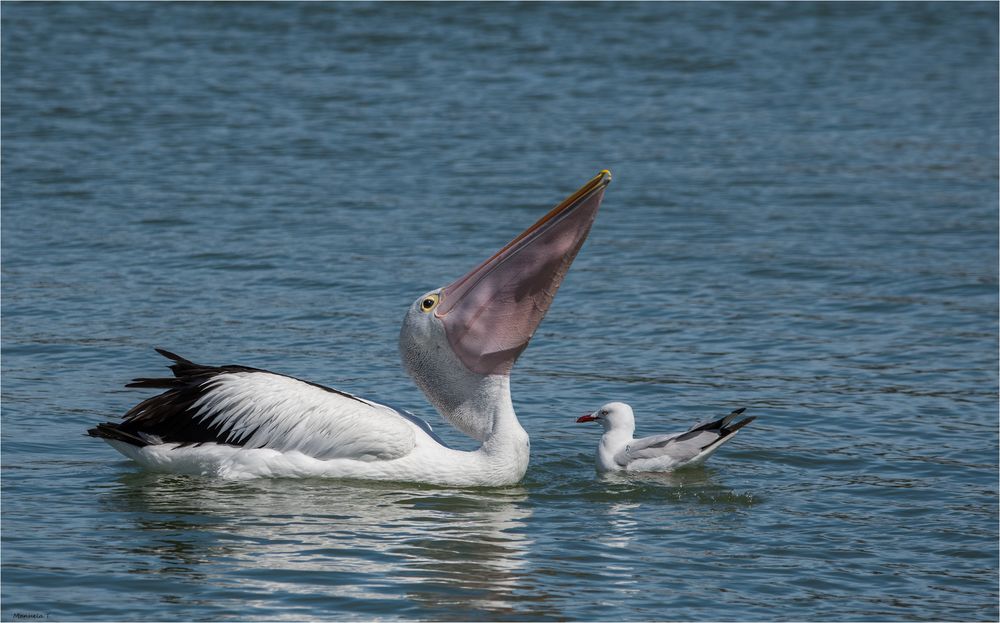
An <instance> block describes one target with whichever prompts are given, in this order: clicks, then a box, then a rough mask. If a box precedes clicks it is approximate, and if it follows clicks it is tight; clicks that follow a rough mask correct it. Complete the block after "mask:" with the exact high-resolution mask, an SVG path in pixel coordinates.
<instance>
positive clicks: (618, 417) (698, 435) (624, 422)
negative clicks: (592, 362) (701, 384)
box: [576, 402, 757, 473]
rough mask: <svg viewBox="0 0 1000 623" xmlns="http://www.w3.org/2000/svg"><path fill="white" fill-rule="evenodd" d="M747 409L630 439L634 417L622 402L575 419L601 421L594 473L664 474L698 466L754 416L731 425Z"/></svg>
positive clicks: (751, 420) (578, 420) (633, 430)
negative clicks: (677, 430)
mask: <svg viewBox="0 0 1000 623" xmlns="http://www.w3.org/2000/svg"><path fill="white" fill-rule="evenodd" d="M745 410H746V409H745V408H740V409H736V410H735V411H733V412H732V413H730V414H729V415H727V416H725V417H723V418H720V419H718V420H713V421H710V422H699V423H698V424H695V425H694V426H692V427H691V428H689V429H688V430H687V431H686V432H683V433H670V434H667V435H653V436H652V437H642V438H641V439H633V438H632V434H633V433H635V416H634V415H633V414H632V407H630V406H628V405H627V404H625V403H624V402H609V403H608V404H606V405H604V406H603V407H601V408H600V409H598V410H597V411H594V412H593V413H588V414H587V415H583V416H581V417H580V418H578V419H577V420H576V421H577V422H600V424H601V426H603V427H604V434H603V435H602V436H601V441H600V443H599V444H598V445H597V471H598V472H601V473H605V472H621V471H626V472H666V471H672V470H675V469H677V468H680V467H688V466H692V465H701V464H702V463H704V462H705V460H706V459H708V457H710V456H712V454H713V453H714V452H715V451H716V450H718V449H719V447H720V446H722V444H724V443H726V442H727V441H729V440H730V439H732V438H733V437H734V436H735V434H736V431H738V430H739V429H741V428H743V427H744V426H746V425H747V424H749V423H750V422H753V421H754V420H755V419H757V418H756V417H748V418H744V419H742V420H740V421H739V422H736V423H735V424H734V423H733V420H735V419H736V417H737V416H739V415H741V414H742V413H743V412H744V411H745Z"/></svg>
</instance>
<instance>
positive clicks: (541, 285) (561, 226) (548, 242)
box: [434, 170, 611, 375]
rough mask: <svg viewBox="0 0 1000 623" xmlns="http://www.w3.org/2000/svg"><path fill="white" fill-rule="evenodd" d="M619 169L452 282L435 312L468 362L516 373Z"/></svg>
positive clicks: (474, 367) (477, 368) (476, 368)
mask: <svg viewBox="0 0 1000 623" xmlns="http://www.w3.org/2000/svg"><path fill="white" fill-rule="evenodd" d="M610 182H611V172H610V171H606V170H605V171H601V172H600V173H598V174H597V176H595V177H594V178H593V179H592V180H590V181H589V182H587V183H586V184H584V185H583V186H582V187H581V188H580V189H579V190H577V191H576V192H575V193H573V194H572V195H570V196H569V197H567V198H566V199H565V200H564V201H563V202H562V203H560V204H559V205H557V206H556V207H555V208H553V209H552V210H551V211H550V212H549V213H548V214H546V215H545V216H543V217H542V218H541V219H539V221H538V222H537V223H535V224H534V225H532V226H531V227H529V228H528V229H526V230H525V231H524V233H522V234H521V235H519V236H518V237H516V238H514V239H513V240H512V241H511V242H510V243H508V244H507V246H505V247H504V248H502V249H500V250H499V251H497V252H496V253H495V254H494V255H493V256H492V257H491V258H489V259H488V260H486V261H485V262H483V263H482V264H480V265H479V266H477V267H476V268H474V269H472V271H470V272H469V273H468V274H466V275H465V276H464V277H462V278H460V279H458V280H457V281H455V282H454V283H452V284H451V285H449V286H446V287H445V288H444V289H443V291H442V293H441V303H440V304H439V305H438V306H437V309H435V310H434V314H435V315H436V316H437V317H438V318H440V319H441V322H442V324H443V325H444V329H445V334H446V335H447V336H448V343H449V344H450V345H451V348H452V350H453V351H454V352H455V355H457V356H458V358H459V359H460V360H461V361H462V363H463V364H464V365H465V367H466V368H468V369H469V370H471V371H473V372H476V373H479V374H484V375H486V374H509V373H510V369H511V367H512V366H513V365H514V362H515V361H517V357H518V355H520V354H521V351H523V350H524V348H525V347H526V346H527V345H528V341H529V340H530V339H531V336H532V335H534V333H535V329H536V328H537V327H538V324H539V323H540V322H541V321H542V318H543V317H544V316H545V312H547V311H548V309H549V305H551V304H552V299H553V298H554V297H555V295H556V290H558V289H559V284H560V283H562V280H563V277H564V276H565V275H566V272H567V271H568V270H569V266H570V264H571V263H572V262H573V258H575V257H576V254H577V252H578V251H579V250H580V247H581V246H582V245H583V241H584V240H586V239H587V234H588V233H589V232H590V226H591V224H593V222H594V218H595V217H596V216H597V208H598V207H599V206H600V205H601V199H602V198H603V197H604V189H605V188H606V187H607V185H608V184H609V183H610Z"/></svg>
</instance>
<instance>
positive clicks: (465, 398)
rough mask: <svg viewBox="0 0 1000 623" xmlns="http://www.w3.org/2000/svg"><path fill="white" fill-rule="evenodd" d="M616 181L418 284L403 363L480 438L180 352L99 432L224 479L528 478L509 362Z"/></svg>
mask: <svg viewBox="0 0 1000 623" xmlns="http://www.w3.org/2000/svg"><path fill="white" fill-rule="evenodd" d="M610 180H611V175H610V173H608V172H607V171H602V172H601V173H600V174H598V175H597V176H596V177H595V178H593V179H592V180H590V182H588V183H587V184H585V185H584V186H583V187H582V188H580V189H579V190H578V191H577V192H576V193H574V194H573V195H571V196H570V197H568V198H567V199H566V200H565V201H563V202H562V203H560V204H559V205H557V206H556V207H555V208H554V209H553V210H551V211H550V212H549V213H548V214H546V215H545V216H544V217H542V219H540V220H539V221H538V222H537V223H535V224H534V225H533V226H531V227H530V228H528V229H527V230H526V231H525V232H524V233H522V234H521V235H519V236H518V237H516V238H515V239H514V240H513V241H511V242H510V243H509V244H508V245H506V246H505V247H504V248H503V249H501V250H500V251H498V252H497V253H496V254H494V255H493V256H492V257H490V258H489V259H488V260H486V261H485V262H483V263H482V264H480V265H479V266H477V267H476V268H474V269H473V270H472V271H470V272H469V273H467V274H466V275H464V276H463V277H461V278H460V279H458V280H457V281H455V282H453V283H452V284H450V285H448V286H445V287H443V288H438V289H436V290H432V291H431V292H428V293H427V294H425V295H424V296H422V297H420V298H419V299H417V300H416V301H414V303H413V304H412V305H411V306H410V308H409V309H408V310H407V313H406V317H405V318H404V320H403V326H402V328H401V329H400V335H399V350H400V355H401V357H402V360H403V365H404V367H405V368H406V370H407V372H408V373H409V374H410V376H411V377H412V378H413V379H414V381H415V382H416V384H417V386H418V387H419V388H420V389H421V390H422V391H423V392H424V394H425V395H426V396H427V398H428V399H429V400H430V402H431V404H433V405H434V407H435V408H436V409H437V410H438V412H439V413H440V414H441V415H442V416H443V417H444V418H445V419H446V420H448V422H450V423H451V424H452V425H454V426H455V427H456V428H458V429H459V430H460V431H462V432H464V433H465V434H467V435H469V436H470V437H473V438H474V439H476V440H478V441H480V442H481V445H480V446H479V448H478V449H476V450H474V451H471V452H467V451H460V450H454V449H452V448H449V447H448V446H446V445H445V444H444V442H442V441H441V439H440V438H439V437H438V436H437V435H436V434H434V432H433V431H432V430H431V427H430V425H429V424H427V423H426V422H425V421H423V420H421V419H420V418H418V417H416V416H414V415H412V414H410V413H408V412H405V411H400V410H397V409H393V408H392V407H388V406H386V405H383V404H379V403H377V402H373V401H369V400H365V399H362V398H359V397H357V396H354V395H352V394H348V393H346V392H342V391H339V390H335V389H331V388H327V387H323V386H321V385H316V384H314V383H309V382H306V381H301V380H298V379H294V378H291V377H288V376H284V375H281V374H275V373H273V372H268V371H266V370H260V369H256V368H248V367H245V366H205V365H200V364H197V363H194V362H191V361H188V360H187V359H184V358H183V357H180V356H178V355H175V354H173V353H170V352H167V351H162V350H161V351H159V352H160V353H161V354H163V355H164V356H166V357H168V358H170V359H172V360H173V362H174V363H173V365H171V370H172V371H173V373H174V377H173V378H157V379H136V380H135V381H134V382H133V383H131V384H130V387H145V388H159V389H164V390H166V391H164V392H162V393H161V394H159V395H157V396H153V397H152V398H149V399H147V400H145V401H143V402H141V403H140V404H138V405H136V406H135V407H133V408H132V409H131V410H130V411H129V412H128V413H126V414H125V416H124V421H123V422H120V423H112V422H107V423H104V424H99V425H97V426H96V427H95V428H92V429H90V430H89V431H88V433H89V434H90V435H91V436H94V437H100V438H103V439H104V440H105V441H107V442H108V443H109V444H110V445H111V446H112V447H114V448H115V449H116V450H118V451H119V452H121V453H122V454H124V455H125V456H127V457H129V458H131V459H133V460H135V461H136V462H137V463H139V464H141V465H143V466H144V467H146V468H148V469H152V470H156V471H163V472H171V473H182V474H197V475H208V476H216V477H222V478H234V479H245V478H261V477H314V476H316V477H334V478H352V479H364V480H402V481H415V482H426V483H433V484H440V485H455V486H502V485H510V484H514V483H517V482H518V481H520V480H521V478H522V477H523V476H524V473H525V471H526V470H527V467H528V459H529V442H528V434H527V433H526V432H525V431H524V429H523V428H522V427H521V424H520V423H519V422H518V420H517V416H516V415H515V413H514V408H513V403H512V401H511V396H510V369H511V367H512V366H513V365H514V362H515V361H516V360H517V357H518V355H520V353H521V352H522V351H523V350H524V348H525V347H526V346H527V344H528V341H529V340H530V339H531V336H532V335H533V333H534V331H535V329H536V328H537V326H538V324H539V323H540V322H541V320H542V317H544V315H545V313H546V311H547V310H548V308H549V305H550V304H551V302H552V299H553V297H554V296H555V293H556V290H557V289H558V287H559V284H560V283H561V282H562V279H563V277H564V276H565V274H566V271H567V270H568V269H569V265H570V263H571V262H572V261H573V258H574V257H575V256H576V253H577V252H578V251H579V249H580V247H581V246H582V244H583V242H584V240H585V239H586V237H587V234H588V233H589V231H590V226H591V224H592V223H593V220H594V218H595V216H596V213H597V209H598V207H599V206H600V202H601V199H602V198H603V195H604V189H605V187H606V186H607V185H608V183H609V182H610Z"/></svg>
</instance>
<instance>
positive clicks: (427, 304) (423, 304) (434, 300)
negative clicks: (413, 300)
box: [420, 294, 441, 312]
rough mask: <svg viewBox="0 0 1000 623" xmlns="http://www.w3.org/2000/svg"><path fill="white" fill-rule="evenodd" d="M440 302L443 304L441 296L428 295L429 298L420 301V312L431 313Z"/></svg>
mask: <svg viewBox="0 0 1000 623" xmlns="http://www.w3.org/2000/svg"><path fill="white" fill-rule="evenodd" d="M440 302H441V295H440V294H428V295H427V298H425V299H424V300H422V301H420V311H423V312H429V311H431V310H432V309H434V308H435V307H437V304H438V303H440Z"/></svg>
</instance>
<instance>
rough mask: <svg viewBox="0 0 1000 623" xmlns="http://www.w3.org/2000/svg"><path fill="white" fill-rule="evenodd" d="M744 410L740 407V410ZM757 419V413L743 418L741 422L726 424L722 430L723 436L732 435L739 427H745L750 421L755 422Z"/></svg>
mask: <svg viewBox="0 0 1000 623" xmlns="http://www.w3.org/2000/svg"><path fill="white" fill-rule="evenodd" d="M742 411H743V409H740V412H742ZM734 413H735V411H734ZM756 419H757V416H756V415H751V416H750V417H746V418H743V419H742V420H740V421H739V422H737V423H735V424H733V425H732V426H725V427H723V429H722V431H721V432H722V435H723V436H727V435H732V434H733V433H735V432H736V431H738V430H739V429H741V428H743V427H744V426H746V425H747V424H749V423H750V422H753V421H754V420H756Z"/></svg>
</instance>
